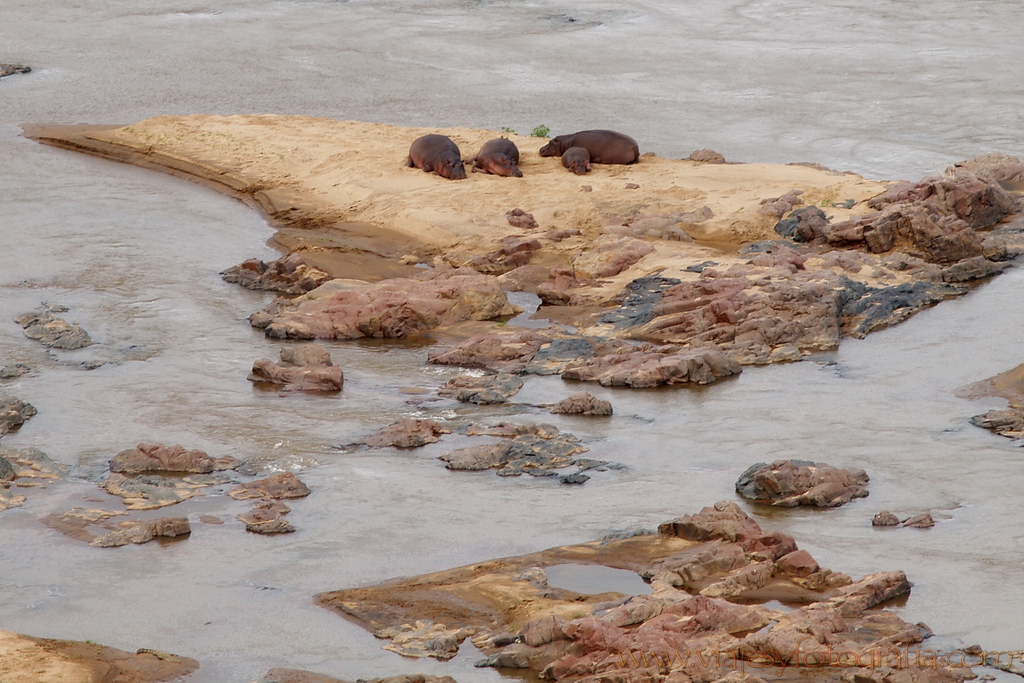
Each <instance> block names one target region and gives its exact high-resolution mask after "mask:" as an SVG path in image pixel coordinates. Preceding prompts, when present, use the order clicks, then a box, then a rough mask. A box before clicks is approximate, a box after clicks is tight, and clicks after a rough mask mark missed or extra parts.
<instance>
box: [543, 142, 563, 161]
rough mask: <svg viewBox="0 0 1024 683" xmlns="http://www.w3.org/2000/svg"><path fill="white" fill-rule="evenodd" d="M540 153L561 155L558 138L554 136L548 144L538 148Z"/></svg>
mask: <svg viewBox="0 0 1024 683" xmlns="http://www.w3.org/2000/svg"><path fill="white" fill-rule="evenodd" d="M540 155H541V156H542V157H557V156H561V155H562V143H561V142H560V141H559V140H558V138H554V139H552V140H551V142H549V143H548V144H546V145H544V146H543V147H541V148H540Z"/></svg>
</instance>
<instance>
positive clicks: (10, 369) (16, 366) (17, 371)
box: [0, 363, 32, 379]
mask: <svg viewBox="0 0 1024 683" xmlns="http://www.w3.org/2000/svg"><path fill="white" fill-rule="evenodd" d="M31 371H32V368H30V367H29V366H27V365H25V364H24V363H12V364H11V365H5V366H3V367H0V379H17V378H18V377H21V376H22V375H24V374H25V373H26V372H31Z"/></svg>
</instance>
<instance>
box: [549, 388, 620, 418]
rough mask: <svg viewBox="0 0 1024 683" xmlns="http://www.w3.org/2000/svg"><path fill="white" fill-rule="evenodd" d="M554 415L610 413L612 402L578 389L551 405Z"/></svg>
mask: <svg viewBox="0 0 1024 683" xmlns="http://www.w3.org/2000/svg"><path fill="white" fill-rule="evenodd" d="M551 412H552V413H554V414H556V415H611V414H612V404H611V403H609V402H608V401H602V400H601V399H599V398H597V397H595V396H594V395H593V394H590V393H588V392H586V391H580V392H578V393H575V394H573V395H572V396H570V397H569V398H565V399H562V400H561V401H559V402H558V403H556V404H555V405H553V406H551Z"/></svg>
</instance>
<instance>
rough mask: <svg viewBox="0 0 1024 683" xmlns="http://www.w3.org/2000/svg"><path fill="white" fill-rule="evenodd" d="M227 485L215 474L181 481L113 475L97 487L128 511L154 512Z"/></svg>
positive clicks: (154, 477) (221, 476) (228, 479)
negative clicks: (207, 489) (119, 499)
mask: <svg viewBox="0 0 1024 683" xmlns="http://www.w3.org/2000/svg"><path fill="white" fill-rule="evenodd" d="M228 481H230V478H229V477H227V476H224V475H216V474H197V475H192V476H190V477H184V478H182V477H163V476H160V475H155V474H147V475H142V476H137V477H126V476H125V475H123V474H120V473H119V472H113V473H111V474H110V476H108V477H107V479H106V480H105V481H103V482H101V483H100V485H99V486H100V488H101V489H103V490H105V491H106V492H107V493H109V494H111V495H113V496H118V497H119V498H122V499H123V500H124V505H125V507H126V508H128V509H129V510H154V509H156V508H162V507H166V506H168V505H174V504H176V503H180V502H181V501H183V500H188V499H189V498H192V497H194V496H198V495H199V494H200V491H199V489H201V488H204V487H207V486H216V485H218V484H225V483H227V482H228Z"/></svg>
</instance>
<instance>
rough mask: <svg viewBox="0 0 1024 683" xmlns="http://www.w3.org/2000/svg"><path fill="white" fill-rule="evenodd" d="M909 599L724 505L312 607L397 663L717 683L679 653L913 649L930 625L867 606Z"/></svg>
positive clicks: (589, 678) (956, 675) (885, 581)
mask: <svg viewBox="0 0 1024 683" xmlns="http://www.w3.org/2000/svg"><path fill="white" fill-rule="evenodd" d="M559 565H575V566H583V567H584V568H585V566H586V565H597V566H598V567H600V568H608V567H611V568H615V569H620V570H629V571H634V572H637V573H638V574H640V575H641V576H642V577H645V579H646V580H647V581H648V582H649V583H650V586H651V588H652V589H653V592H652V593H650V594H641V595H628V594H624V593H618V592H614V591H609V592H603V593H596V594H594V593H588V594H583V593H578V592H575V591H572V590H569V589H566V588H555V587H553V586H550V585H548V584H547V578H546V571H545V569H546V568H551V567H555V566H559ZM596 589H597V588H591V589H590V590H596ZM909 590H910V583H909V582H908V581H907V577H906V576H905V575H904V574H903V572H899V571H890V572H879V573H875V574H870V575H868V576H865V577H864V578H862V579H860V580H859V581H853V580H852V579H851V578H850V577H849V576H847V575H845V574H842V573H838V572H833V571H831V570H829V569H824V568H822V567H820V566H818V564H817V562H815V561H814V558H813V557H811V556H810V554H808V553H806V552H805V551H803V550H800V549H799V548H797V547H796V542H795V541H794V539H793V538H792V537H789V536H787V535H785V534H782V533H779V532H765V531H764V530H762V529H761V527H760V526H759V525H758V523H757V522H756V521H755V520H753V519H751V518H750V517H749V516H747V515H746V514H745V513H744V512H743V511H742V510H741V509H740V508H739V507H738V506H737V505H736V504H734V503H731V502H726V501H723V502H720V503H717V504H715V506H714V507H708V508H704V509H703V510H701V511H700V512H698V513H696V514H693V515H686V516H684V517H680V518H678V519H675V520H671V521H669V522H666V523H665V524H663V525H661V527H660V528H659V532H658V533H657V534H642V535H635V536H630V537H628V538H621V539H613V540H608V539H605V540H602V541H594V542H592V543H584V544H580V545H574V546H563V547H559V548H552V549H549V550H545V551H541V552H537V553H531V554H529V555H521V556H518V557H510V558H503V559H498V560H491V561H486V562H478V563H475V564H472V565H469V566H466V567H460V568H456V569H450V570H447V571H441V572H437V573H434V574H427V575H424V576H418V577H412V578H407V579H398V580H391V581H387V582H384V583H382V584H379V585H377V586H370V587H365V588H352V589H348V590H341V591H335V592H331V593H324V594H321V595H320V596H318V602H319V603H320V604H321V605H324V606H326V607H330V608H333V609H336V610H338V611H340V612H343V613H344V614H346V615H347V616H349V617H352V618H355V619H356V620H357V621H358V622H360V623H362V624H363V625H364V626H365V627H366V628H367V629H369V630H371V631H372V632H373V633H374V634H375V635H376V636H377V637H378V638H382V639H386V640H387V641H388V644H387V645H385V648H387V649H391V650H394V651H396V652H399V653H401V654H405V655H407V656H431V657H436V658H438V659H449V658H451V657H452V656H453V655H454V654H455V653H456V652H457V651H458V649H459V644H460V643H461V642H463V640H464V639H465V638H467V637H468V638H471V639H472V642H473V644H474V646H475V647H476V648H477V649H479V650H480V651H481V652H482V653H483V654H484V656H485V659H483V660H481V661H480V662H478V663H477V665H478V666H494V667H498V668H517V669H525V670H528V675H537V674H540V675H541V677H542V678H543V679H545V680H554V681H564V682H566V683H568V681H581V682H582V681H586V682H587V683H597V681H604V680H609V681H610V680H614V681H623V682H628V683H641V682H642V683H684V682H685V681H696V680H700V681H719V680H722V679H723V678H725V676H727V675H728V674H733V672H734V669H733V662H734V661H735V660H732V659H731V660H723V659H719V660H717V661H716V658H715V657H704V658H703V659H702V660H701V661H698V659H697V658H696V657H690V658H689V659H688V660H682V661H680V662H676V661H675V659H674V657H675V654H674V653H676V652H679V653H686V652H689V653H691V654H692V653H694V652H705V651H708V652H711V651H718V652H724V651H728V652H730V653H738V654H734V655H733V657H737V656H738V657H740V658H741V659H744V660H746V661H758V657H762V658H763V657H764V656H765V655H764V653H778V655H779V656H781V657H783V658H785V657H790V656H793V655H794V653H795V652H796V649H797V648H802V646H801V645H798V643H801V642H802V643H803V646H805V647H807V650H809V651H813V652H818V651H819V650H820V651H822V652H824V650H825V647H824V646H823V645H820V643H818V638H819V637H820V638H822V639H825V641H826V642H828V643H829V644H830V646H831V648H832V651H833V652H836V651H846V650H849V651H850V652H853V653H856V654H857V655H864V654H866V653H869V652H872V651H875V649H876V648H879V647H881V648H884V649H886V650H887V649H888V648H890V647H897V648H900V649H902V648H903V647H904V646H907V645H911V644H913V643H917V642H920V640H921V639H922V638H925V637H928V636H929V635H931V632H930V631H928V630H927V628H926V627H924V626H921V625H913V624H909V623H907V622H904V621H902V620H901V619H900V618H899V615H897V614H896V613H894V612H890V611H885V610H880V609H877V607H878V605H880V604H882V603H884V602H885V601H887V600H890V599H892V598H893V597H896V596H899V595H903V594H906V593H907V592H909ZM755 596H756V597H755ZM772 600H784V601H786V603H787V604H792V603H794V602H797V603H800V604H801V605H803V606H801V607H799V608H796V609H787V610H786V611H779V610H776V609H773V608H771V607H770V606H769V605H767V604H754V603H755V602H765V603H768V602H770V601H772ZM809 632H813V633H817V634H819V635H818V636H810V637H809V636H808V633H809ZM808 638H810V640H813V641H814V643H810V642H809V640H808ZM801 651H804V650H803V649H801ZM655 652H657V653H661V654H662V655H663V658H664V653H666V652H667V653H668V655H667V656H668V657H671V658H673V659H672V661H671V662H669V663H668V664H666V663H665V662H664V661H662V662H661V663H660V664H659V665H657V666H654V665H653V663H652V662H651V661H649V660H650V659H651V656H652V654H653V653H655ZM633 660H636V662H637V663H633ZM794 671H795V672H796V673H798V674H800V675H801V677H806V678H807V679H808V680H813V681H823V682H827V683H841V681H843V680H845V679H844V678H843V674H844V672H845V671H847V670H845V669H843V668H838V667H836V668H820V669H814V670H813V671H812V670H810V669H803V668H801V669H799V671H796V670H794ZM529 672H532V673H529ZM541 672H543V673H541ZM906 672H907V683H925V682H929V683H952V681H955V680H959V679H960V678H962V676H963V675H964V674H967V673H968V672H967V671H966V670H965V669H958V670H954V669H951V668H943V667H941V666H939V667H936V668H935V669H930V668H924V667H922V668H920V669H910V670H906ZM725 680H732V679H729V678H727V679H725ZM735 680H736V683H740V682H741V681H743V680H745V679H739V678H736V679H735ZM756 680H757V679H751V681H750V683H755V681H756Z"/></svg>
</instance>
